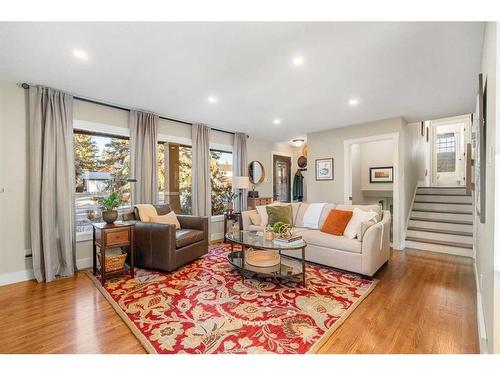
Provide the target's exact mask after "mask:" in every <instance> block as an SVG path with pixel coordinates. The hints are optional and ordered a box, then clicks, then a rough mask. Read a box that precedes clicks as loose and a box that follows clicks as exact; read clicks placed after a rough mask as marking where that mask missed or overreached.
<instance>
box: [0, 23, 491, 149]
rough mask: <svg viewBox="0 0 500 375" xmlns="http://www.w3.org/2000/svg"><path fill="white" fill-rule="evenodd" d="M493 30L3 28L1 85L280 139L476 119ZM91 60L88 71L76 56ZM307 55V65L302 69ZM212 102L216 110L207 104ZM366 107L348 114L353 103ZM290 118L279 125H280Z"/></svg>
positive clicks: (374, 26) (387, 26) (393, 26)
mask: <svg viewBox="0 0 500 375" xmlns="http://www.w3.org/2000/svg"><path fill="white" fill-rule="evenodd" d="M483 28H484V24H483V23H474V22H459V23H449V22H448V23H445V22H443V23H431V22H426V23H415V22H409V23H388V22H379V23H366V22H358V23H355V22H348V23H340V22H331V23H330V22H328V23H0V46H1V50H0V79H2V80H7V81H14V82H30V83H37V84H44V85H48V86H52V87H55V88H59V89H63V90H67V91H69V92H72V93H74V94H76V95H79V96H85V97H90V98H95V99H98V100H102V101H106V102H109V103H115V104H119V105H124V106H131V107H136V108H141V109H145V110H150V111H154V112H157V113H158V114H160V115H164V116H168V117H173V118H178V119H182V120H187V121H193V122H203V123H206V124H209V125H211V126H213V127H216V128H221V129H226V130H231V131H242V132H247V133H249V134H250V135H252V136H255V137H258V138H264V137H265V138H271V139H274V140H277V141H283V140H289V139H291V138H294V137H297V136H303V135H305V134H306V133H308V132H312V131H317V130H322V129H329V128H334V127H340V126H345V125H350V124H355V123H362V122H367V121H372V120H377V119H382V118H389V117H395V116H404V117H405V118H406V119H407V120H408V121H410V122H411V121H420V120H427V119H433V118H438V117H444V116H448V115H456V114H462V113H467V112H472V111H473V109H474V106H475V93H476V86H477V83H476V82H477V78H476V77H477V74H478V72H479V69H480V56H481V50H482V40H483ZM74 49H82V50H84V51H86V52H87V53H88V56H89V58H88V61H82V60H78V59H76V58H75V57H74V56H73V50H74ZM298 55H300V56H303V57H304V59H305V62H304V65H303V66H302V67H299V68H298V67H296V66H294V65H293V64H292V62H291V61H292V58H293V57H294V56H298ZM209 95H214V96H216V97H217V98H218V103H217V104H210V103H208V101H207V97H208V96H209ZM354 97H356V98H359V105H358V106H356V107H350V106H349V105H348V101H349V99H351V98H354ZM276 117H278V118H281V119H282V123H281V124H280V125H274V124H273V119H274V118H276Z"/></svg>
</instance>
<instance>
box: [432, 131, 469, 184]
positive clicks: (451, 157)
mask: <svg viewBox="0 0 500 375" xmlns="http://www.w3.org/2000/svg"><path fill="white" fill-rule="evenodd" d="M433 133H434V139H433V145H434V147H433V155H434V158H433V160H434V163H433V164H434V165H433V171H434V173H433V175H434V176H433V177H434V179H433V180H434V181H433V182H434V183H435V184H436V185H443V186H463V185H464V184H465V143H464V135H465V127H464V124H463V123H458V124H451V125H441V126H436V127H435V128H434V132H433Z"/></svg>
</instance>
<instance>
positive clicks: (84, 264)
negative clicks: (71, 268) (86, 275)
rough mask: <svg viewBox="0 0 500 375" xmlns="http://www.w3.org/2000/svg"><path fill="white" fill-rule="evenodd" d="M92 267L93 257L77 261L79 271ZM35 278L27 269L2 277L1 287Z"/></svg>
mask: <svg viewBox="0 0 500 375" xmlns="http://www.w3.org/2000/svg"><path fill="white" fill-rule="evenodd" d="M90 267H92V257H90V258H82V259H77V260H76V268H77V269H78V270H82V269H85V268H90ZM34 278H35V274H34V273H33V270H32V269H27V270H23V271H18V272H11V273H6V274H3V275H0V286H2V285H8V284H15V283H20V282H22V281H28V280H33V279H34Z"/></svg>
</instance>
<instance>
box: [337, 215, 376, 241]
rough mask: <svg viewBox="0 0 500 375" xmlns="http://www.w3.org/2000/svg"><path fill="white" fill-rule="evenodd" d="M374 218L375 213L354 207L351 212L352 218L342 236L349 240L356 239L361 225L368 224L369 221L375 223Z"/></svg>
mask: <svg viewBox="0 0 500 375" xmlns="http://www.w3.org/2000/svg"><path fill="white" fill-rule="evenodd" d="M376 216H377V213H376V212H372V211H363V210H361V209H359V208H357V207H356V208H355V209H354V210H353V211H352V218H351V220H350V221H349V224H347V226H346V228H345V230H344V236H346V237H347V238H351V239H352V238H356V236H357V235H358V233H361V225H362V224H363V223H365V222H369V221H370V220H372V221H375V220H376ZM361 237H362V236H361Z"/></svg>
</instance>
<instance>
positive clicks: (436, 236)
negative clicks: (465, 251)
mask: <svg viewBox="0 0 500 375" xmlns="http://www.w3.org/2000/svg"><path fill="white" fill-rule="evenodd" d="M406 235H407V236H408V237H412V238H418V239H420V240H433V241H446V242H455V243H464V244H470V245H472V236H471V235H470V234H468V233H466V234H465V235H462V234H454V233H451V234H449V233H441V232H430V231H428V230H425V229H424V230H420V229H410V228H408V230H407V231H406Z"/></svg>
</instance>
